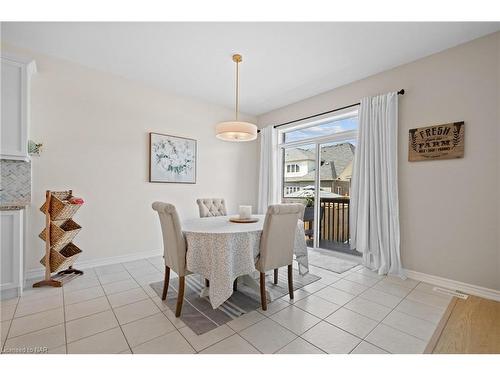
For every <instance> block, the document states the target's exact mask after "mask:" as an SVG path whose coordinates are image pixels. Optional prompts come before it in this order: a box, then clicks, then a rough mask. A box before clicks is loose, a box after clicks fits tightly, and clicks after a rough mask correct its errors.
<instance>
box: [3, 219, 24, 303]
mask: <svg viewBox="0 0 500 375" xmlns="http://www.w3.org/2000/svg"><path fill="white" fill-rule="evenodd" d="M23 213H24V210H10V211H0V228H1V235H2V236H1V248H0V267H1V269H0V298H2V299H5V298H11V297H16V296H20V295H21V293H22V289H23V284H24V269H23V268H24V267H23V263H24V262H23V250H24V246H23V240H24V238H23V237H24V236H23Z"/></svg>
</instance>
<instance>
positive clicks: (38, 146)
mask: <svg viewBox="0 0 500 375" xmlns="http://www.w3.org/2000/svg"><path fill="white" fill-rule="evenodd" d="M42 147H43V144H42V143H35V142H33V141H32V140H31V139H30V140H29V141H28V154H29V155H30V156H40V152H41V151H42Z"/></svg>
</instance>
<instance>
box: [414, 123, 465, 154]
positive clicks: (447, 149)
mask: <svg viewBox="0 0 500 375" xmlns="http://www.w3.org/2000/svg"><path fill="white" fill-rule="evenodd" d="M464 136H465V124H464V122H463V121H460V122H452V123H450V124H442V125H436V126H428V127H424V128H415V129H410V130H409V136H408V161H420V160H436V159H456V158H463V157H464Z"/></svg>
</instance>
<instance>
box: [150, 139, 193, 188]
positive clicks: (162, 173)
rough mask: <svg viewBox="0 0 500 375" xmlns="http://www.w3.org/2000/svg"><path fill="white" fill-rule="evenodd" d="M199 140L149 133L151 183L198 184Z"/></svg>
mask: <svg viewBox="0 0 500 375" xmlns="http://www.w3.org/2000/svg"><path fill="white" fill-rule="evenodd" d="M197 148H198V145H197V140H196V139H192V138H185V137H179V136H174V135H169V134H162V133H155V132H150V133H149V182H159V183H180V184H196V175H197V152H198V150H197Z"/></svg>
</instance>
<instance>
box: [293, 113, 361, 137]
mask: <svg viewBox="0 0 500 375" xmlns="http://www.w3.org/2000/svg"><path fill="white" fill-rule="evenodd" d="M357 128H358V118H357V117H348V118H344V119H341V120H335V121H330V122H326V123H323V124H319V125H314V126H310V127H308V128H304V129H299V130H294V131H290V132H287V133H285V143H290V142H295V141H302V140H307V139H309V138H316V137H321V136H324V135H332V134H336V133H342V132H345V131H350V130H357Z"/></svg>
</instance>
